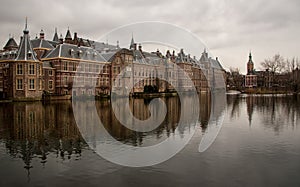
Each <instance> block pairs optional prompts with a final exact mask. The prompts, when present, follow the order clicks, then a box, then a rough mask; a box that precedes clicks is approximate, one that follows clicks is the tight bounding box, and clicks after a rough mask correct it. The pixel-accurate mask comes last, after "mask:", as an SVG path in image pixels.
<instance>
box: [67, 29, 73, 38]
mask: <svg viewBox="0 0 300 187" xmlns="http://www.w3.org/2000/svg"><path fill="white" fill-rule="evenodd" d="M65 39H71V40H72V36H71V32H70V29H68V30H67V34H66V37H65Z"/></svg>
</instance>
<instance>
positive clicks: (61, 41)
mask: <svg viewBox="0 0 300 187" xmlns="http://www.w3.org/2000/svg"><path fill="white" fill-rule="evenodd" d="M59 43H60V44H63V43H64V38H63V36H62V34H60V37H59Z"/></svg>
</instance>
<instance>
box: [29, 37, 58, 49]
mask: <svg viewBox="0 0 300 187" xmlns="http://www.w3.org/2000/svg"><path fill="white" fill-rule="evenodd" d="M31 45H32V48H46V49H53V48H54V46H53V45H52V44H50V42H48V41H47V40H44V39H34V40H31Z"/></svg>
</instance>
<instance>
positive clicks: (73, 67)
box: [72, 63, 76, 71]
mask: <svg viewBox="0 0 300 187" xmlns="http://www.w3.org/2000/svg"><path fill="white" fill-rule="evenodd" d="M72 71H76V64H75V63H73V64H72Z"/></svg>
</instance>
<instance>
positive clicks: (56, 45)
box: [0, 23, 225, 100]
mask: <svg viewBox="0 0 300 187" xmlns="http://www.w3.org/2000/svg"><path fill="white" fill-rule="evenodd" d="M179 70H183V71H179ZM183 73H184V74H185V75H187V76H184V75H183ZM120 76H122V77H121V78H120ZM223 76H224V70H223V68H222V66H221V65H220V62H219V61H218V59H216V60H214V59H212V58H210V57H208V54H207V52H206V51H204V52H203V53H202V55H201V58H200V59H199V60H197V59H196V58H195V57H194V58H191V57H190V55H189V54H185V53H184V51H183V49H182V50H181V51H180V52H179V53H178V54H177V55H176V54H175V51H173V53H172V54H171V52H170V51H167V52H166V54H165V55H163V54H162V53H161V52H160V51H159V50H157V51H156V52H146V51H143V50H142V45H137V43H135V42H134V39H133V38H132V40H131V44H130V46H129V49H127V48H120V47H119V45H118V44H117V45H116V46H115V45H109V44H107V43H101V42H95V41H91V40H88V39H83V38H79V37H78V35H77V33H74V37H72V35H71V32H70V30H69V29H68V30H67V33H66V36H65V38H63V37H62V35H60V37H58V34H57V31H56V29H55V33H54V37H53V39H52V40H46V38H45V33H44V31H43V30H41V32H40V35H39V37H36V38H35V39H31V38H30V36H29V30H28V29H27V23H26V26H25V29H24V31H23V36H22V37H21V40H20V43H19V45H17V42H16V41H15V40H14V38H12V37H10V38H9V40H8V42H7V44H6V45H5V46H4V48H3V50H2V51H0V97H1V98H2V99H12V100H26V99H30V100H31V99H34V100H41V99H43V97H49V98H51V97H52V98H54V97H55V98H63V99H70V98H71V96H83V95H98V96H109V95H111V93H112V92H114V91H117V92H118V93H122V92H130V93H131V94H134V93H153V92H174V91H175V88H179V89H181V90H183V91H190V90H191V89H192V87H193V86H195V88H196V90H197V92H202V91H204V92H207V91H210V87H212V86H214V87H215V88H225V86H224V85H225V83H224V79H222V77H223ZM187 79H190V80H192V83H193V84H191V82H189V81H188V80H187ZM222 81H223V82H222Z"/></svg>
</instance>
